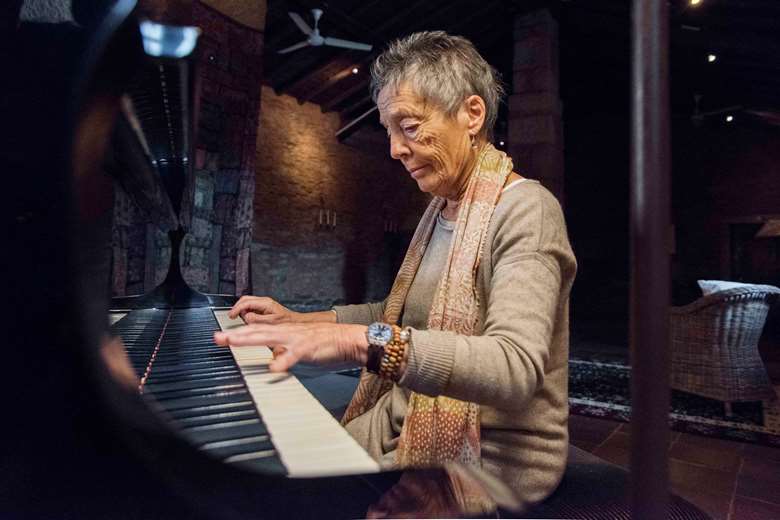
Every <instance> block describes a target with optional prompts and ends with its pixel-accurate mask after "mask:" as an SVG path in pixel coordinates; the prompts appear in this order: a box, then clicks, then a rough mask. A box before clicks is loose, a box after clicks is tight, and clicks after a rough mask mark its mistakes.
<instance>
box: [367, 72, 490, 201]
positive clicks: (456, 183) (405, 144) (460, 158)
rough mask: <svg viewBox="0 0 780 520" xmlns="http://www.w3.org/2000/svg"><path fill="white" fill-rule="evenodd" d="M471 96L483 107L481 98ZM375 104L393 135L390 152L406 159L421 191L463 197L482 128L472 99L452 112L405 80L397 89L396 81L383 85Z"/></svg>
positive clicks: (408, 168)
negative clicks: (476, 121) (470, 105)
mask: <svg viewBox="0 0 780 520" xmlns="http://www.w3.org/2000/svg"><path fill="white" fill-rule="evenodd" d="M471 97H472V98H477V99H478V100H479V102H480V103H482V107H484V103H483V102H482V100H481V98H479V97H478V96H471ZM469 99H471V98H469ZM377 106H378V108H379V120H380V121H381V123H382V125H383V126H384V127H385V128H387V135H388V138H389V139H390V155H391V156H392V157H393V159H398V160H399V161H401V163H403V165H404V167H405V168H406V171H407V172H409V175H411V177H412V178H413V179H414V180H415V181H417V186H418V187H419V188H420V190H422V191H424V192H426V193H431V194H433V195H438V196H441V197H445V198H447V199H453V200H457V199H459V198H460V195H462V192H463V190H464V189H465V186H466V184H467V182H468V175H469V173H470V171H471V163H472V162H473V160H474V158H475V156H476V154H475V153H474V150H473V148H472V147H471V136H472V135H476V133H477V132H478V131H479V129H480V128H481V126H482V123H481V120H480V121H479V124H478V125H475V124H474V122H473V119H474V118H473V117H472V115H471V114H470V110H469V108H468V100H467V102H466V103H464V105H463V107H461V108H460V109H459V110H458V112H457V113H456V114H455V115H454V116H449V115H447V114H446V113H445V112H444V111H443V110H441V109H440V108H438V107H436V106H434V105H433V104H432V103H430V102H426V101H425V100H424V99H423V98H422V97H420V96H419V95H418V94H417V93H416V92H414V91H413V90H412V89H411V88H409V87H408V86H407V84H406V83H402V84H401V85H400V86H399V87H398V88H397V89H396V88H394V87H393V86H392V85H390V86H387V87H385V88H384V89H382V90H381V91H380V92H379V96H378V97H377ZM483 118H484V117H483Z"/></svg>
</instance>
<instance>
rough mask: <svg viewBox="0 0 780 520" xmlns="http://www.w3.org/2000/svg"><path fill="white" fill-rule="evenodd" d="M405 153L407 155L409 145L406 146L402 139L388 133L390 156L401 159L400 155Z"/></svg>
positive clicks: (402, 155)
mask: <svg viewBox="0 0 780 520" xmlns="http://www.w3.org/2000/svg"><path fill="white" fill-rule="evenodd" d="M406 155H409V147H408V146H406V143H404V141H403V139H399V138H398V137H396V136H393V135H390V157H392V158H393V159H401V157H404V156H406Z"/></svg>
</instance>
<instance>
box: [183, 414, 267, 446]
mask: <svg viewBox="0 0 780 520" xmlns="http://www.w3.org/2000/svg"><path fill="white" fill-rule="evenodd" d="M179 431H180V432H181V433H182V435H184V437H185V438H187V439H189V440H190V441H192V442H193V443H194V444H196V445H198V446H202V445H203V444H207V443H209V442H217V441H229V440H234V439H241V438H243V437H255V436H258V435H268V430H266V428H265V425H264V424H262V423H261V422H260V420H259V419H249V420H244V421H234V422H225V423H217V424H209V425H207V426H195V427H192V428H184V429H182V430H179Z"/></svg>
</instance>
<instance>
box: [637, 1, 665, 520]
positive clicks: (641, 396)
mask: <svg viewBox="0 0 780 520" xmlns="http://www.w3.org/2000/svg"><path fill="white" fill-rule="evenodd" d="M668 16H669V15H668V7H667V3H666V0H634V5H633V49H632V53H633V65H632V83H633V85H632V86H633V92H632V97H631V108H632V122H631V210H630V213H631V368H632V386H631V402H632V412H631V505H632V516H633V518H636V519H660V518H666V517H667V511H668V503H669V496H668V464H667V449H668V444H669V426H668V414H669V376H668V366H669V362H668V359H669V318H668V309H669V301H670V288H669V285H670V279H669V277H670V272H669V255H668V250H667V233H668V230H669V157H670V153H669V18H668Z"/></svg>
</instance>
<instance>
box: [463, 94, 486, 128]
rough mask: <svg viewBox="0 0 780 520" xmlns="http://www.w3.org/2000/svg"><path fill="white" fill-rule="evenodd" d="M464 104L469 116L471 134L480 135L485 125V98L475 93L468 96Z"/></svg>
mask: <svg viewBox="0 0 780 520" xmlns="http://www.w3.org/2000/svg"><path fill="white" fill-rule="evenodd" d="M463 106H464V109H465V112H466V117H467V118H468V132H469V135H474V136H476V135H479V133H480V131H481V130H482V127H483V126H485V114H486V108H485V100H484V99H482V98H481V97H480V96H477V95H476V94H473V95H471V96H469V97H467V98H466V100H465V101H464V102H463Z"/></svg>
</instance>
